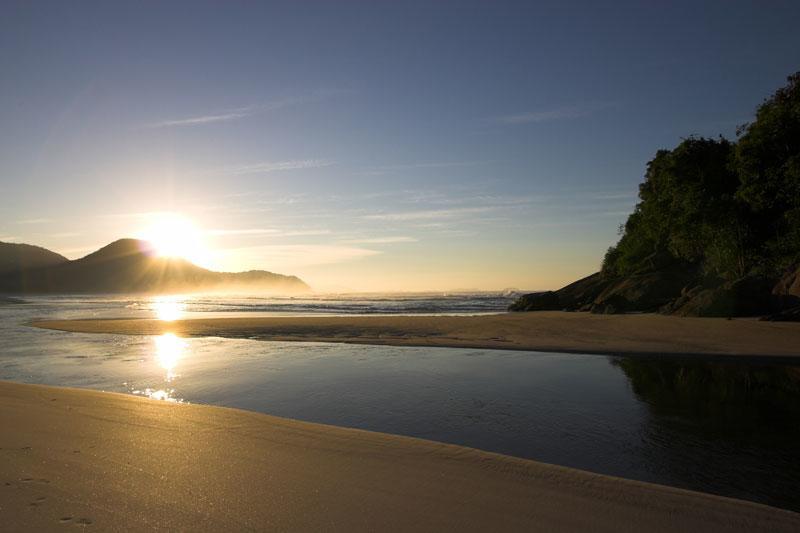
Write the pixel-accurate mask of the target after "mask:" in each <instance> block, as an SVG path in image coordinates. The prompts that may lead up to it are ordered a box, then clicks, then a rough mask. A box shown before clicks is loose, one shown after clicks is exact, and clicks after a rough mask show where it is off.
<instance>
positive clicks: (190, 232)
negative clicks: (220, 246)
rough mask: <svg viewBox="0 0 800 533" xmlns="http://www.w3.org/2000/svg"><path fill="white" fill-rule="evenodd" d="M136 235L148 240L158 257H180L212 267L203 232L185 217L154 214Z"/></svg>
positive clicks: (211, 259) (210, 255) (211, 258)
mask: <svg viewBox="0 0 800 533" xmlns="http://www.w3.org/2000/svg"><path fill="white" fill-rule="evenodd" d="M138 237H139V238H140V239H143V240H146V241H148V242H150V244H151V245H152V246H153V249H154V250H155V252H156V254H157V255H158V256H159V257H174V258H182V259H186V260H188V261H191V262H192V263H194V264H196V265H199V266H202V267H206V268H212V267H213V257H212V254H211V251H210V250H209V248H208V247H207V246H206V243H205V240H204V239H203V232H202V231H201V230H200V229H199V228H198V227H197V226H195V224H193V223H192V221H190V220H189V219H187V218H185V217H182V216H179V215H173V214H158V215H154V217H153V219H152V220H151V221H150V223H149V225H148V226H147V227H146V228H145V229H144V230H143V231H141V232H140V233H139V235H138Z"/></svg>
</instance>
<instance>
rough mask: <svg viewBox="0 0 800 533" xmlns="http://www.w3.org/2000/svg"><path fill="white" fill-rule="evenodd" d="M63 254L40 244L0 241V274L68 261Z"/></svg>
mask: <svg viewBox="0 0 800 533" xmlns="http://www.w3.org/2000/svg"><path fill="white" fill-rule="evenodd" d="M68 261H69V259H67V258H66V257H64V256H63V255H59V254H57V253H55V252H51V251H50V250H47V249H45V248H42V247H40V246H31V245H30V244H17V243H13V242H0V275H2V274H5V273H8V272H20V271H22V270H31V269H35V268H42V267H50V266H54V265H59V264H61V263H66V262H68Z"/></svg>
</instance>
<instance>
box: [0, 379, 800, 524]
mask: <svg viewBox="0 0 800 533" xmlns="http://www.w3.org/2000/svg"><path fill="white" fill-rule="evenodd" d="M0 427H2V428H4V429H3V431H2V432H0V491H2V497H0V529H2V530H4V531H22V530H25V531H46V530H55V529H57V528H58V527H61V526H64V525H83V526H91V527H92V528H93V529H95V530H98V531H112V530H150V529H163V530H170V531H242V530H280V531H302V530H314V531H320V530H337V531H367V530H371V531H392V530H405V531H420V530H425V531H444V530H459V531H466V530H483V531H509V530H520V531H534V530H535V531H590V530H591V531H637V532H639V531H704V532H711V531H772V532H779V531H787V532H788V531H798V530H800V515H798V514H796V513H792V512H789V511H783V510H779V509H774V508H771V507H767V506H763V505H757V504H753V503H747V502H743V501H738V500H733V499H728V498H721V497H716V496H711V495H706V494H700V493H694V492H689V491H684V490H678V489H673V488H668V487H663V486H658V485H652V484H647V483H639V482H634V481H627V480H623V479H618V478H613V477H608V476H601V475H595V474H590V473H587V472H581V471H578V470H573V469H569V468H562V467H557V466H550V465H545V464H541V463H536V462H533V461H527V460H522V459H515V458H512V457H506V456H502V455H497V454H492V453H486V452H480V451H477V450H473V449H469V448H462V447H458V446H451V445H445V444H437V443H434V442H429V441H424V440H418V439H412V438H407V437H396V436H390V435H385V434H381V433H371V432H365V431H358V430H350V429H343V428H336V427H330V426H323V425H318V424H309V423H303V422H296V421H291V420H286V419H281V418H275V417H270V416H266V415H261V414H256V413H250V412H245V411H239V410H234V409H225V408H218V407H210V406H198V405H180V404H171V403H166V402H158V401H153V400H147V399H143V398H137V397H133V396H124V395H119V394H111V393H103V392H95V391H83V390H75V389H65V388H56V387H44V386H37V385H22V384H16V383H8V382H0Z"/></svg>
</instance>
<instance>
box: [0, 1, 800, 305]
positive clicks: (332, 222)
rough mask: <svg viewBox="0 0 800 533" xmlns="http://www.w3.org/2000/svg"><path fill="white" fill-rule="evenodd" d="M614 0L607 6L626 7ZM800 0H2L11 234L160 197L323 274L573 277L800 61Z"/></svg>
mask: <svg viewBox="0 0 800 533" xmlns="http://www.w3.org/2000/svg"><path fill="white" fill-rule="evenodd" d="M607 4H608V5H607ZM799 23H800V3H798V2H727V1H726V2H723V1H719V2H615V3H613V5H611V4H610V3H605V2H552V3H549V2H527V3H523V2H488V1H485V2H444V1H442V2H421V3H416V2H322V1H319V2H310V1H309V2H283V3H262V4H261V5H255V3H253V2H242V3H235V2H219V3H201V2H186V3H180V2H157V3H147V2H144V3H142V2H130V3H127V4H123V3H120V2H97V3H91V2H53V3H43V2H20V3H13V2H5V3H4V4H3V16H2V18H0V69H1V70H0V72H2V76H0V124H1V125H2V126H0V240H14V241H18V242H31V243H36V244H40V245H44V246H47V247H48V248H51V249H53V250H55V251H60V252H62V253H64V254H65V255H67V256H69V257H78V256H80V255H83V254H85V253H87V252H89V251H91V249H92V248H93V247H97V246H99V245H102V244H105V243H107V242H110V241H112V240H114V239H116V238H118V237H122V236H126V235H134V234H136V232H137V231H139V230H141V228H142V227H143V226H145V225H146V224H147V223H148V220H149V219H152V218H153V217H156V216H157V215H153V213H156V212H170V213H176V214H178V215H180V216H185V217H188V218H189V219H191V220H192V221H194V223H195V224H196V226H197V227H198V228H200V230H201V231H202V232H204V233H203V234H204V236H205V237H204V238H206V239H207V241H208V245H209V246H212V247H213V248H214V249H215V250H216V251H218V252H219V257H218V260H217V262H218V263H219V264H218V265H217V266H218V267H219V268H226V269H244V268H266V269H271V270H275V271H283V272H287V273H294V274H298V275H301V276H303V277H304V278H305V279H306V280H307V281H308V282H309V283H310V284H312V285H313V286H315V287H317V288H320V289H322V290H378V289H393V290H396V289H411V290H417V289H442V290H451V289H456V288H486V289H497V288H503V287H519V288H525V289H543V288H553V287H557V286H559V285H560V284H563V283H565V282H568V281H570V280H572V279H574V278H575V277H577V276H581V275H585V274H589V273H591V272H592V271H594V270H596V269H597V267H598V266H599V262H600V260H601V257H602V254H603V252H604V251H605V249H606V248H607V247H608V246H609V245H611V244H613V243H614V242H615V240H616V238H617V227H618V226H619V224H620V223H622V222H623V221H624V220H625V216H626V214H627V213H628V212H629V211H630V210H631V208H632V206H633V205H634V203H635V193H636V186H637V184H638V183H639V182H640V181H641V179H642V175H643V171H644V166H645V163H646V162H647V160H648V159H650V158H651V157H652V155H653V154H654V153H655V151H656V150H657V149H659V148H669V147H672V146H674V145H675V144H677V143H678V142H679V141H680V139H681V138H682V137H686V136H688V135H691V134H697V135H706V136H716V135H719V134H722V135H725V136H727V137H731V138H732V137H733V136H734V132H735V127H736V125H737V124H740V123H742V122H746V121H747V120H749V119H750V118H751V117H752V115H753V111H754V109H755V107H756V106H757V105H758V103H759V102H761V101H762V100H763V98H765V97H767V96H768V95H769V94H771V93H772V92H773V91H774V90H775V89H776V88H778V87H779V86H781V85H783V84H784V81H785V77H786V76H787V75H789V74H790V73H792V72H794V71H796V70H800V31H798V30H797V28H798V26H799Z"/></svg>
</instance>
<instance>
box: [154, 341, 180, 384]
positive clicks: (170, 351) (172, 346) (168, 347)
mask: <svg viewBox="0 0 800 533" xmlns="http://www.w3.org/2000/svg"><path fill="white" fill-rule="evenodd" d="M155 343H156V360H157V361H158V364H159V365H160V366H161V368H163V369H164V370H166V371H167V376H166V381H167V382H170V381H172V380H173V379H174V378H176V377H177V376H178V374H177V373H175V367H176V366H177V365H178V361H180V360H181V359H182V358H183V354H184V352H185V350H186V342H185V341H184V340H183V339H181V338H180V337H177V336H176V335H175V334H174V333H164V334H163V335H159V336H158V337H155Z"/></svg>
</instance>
